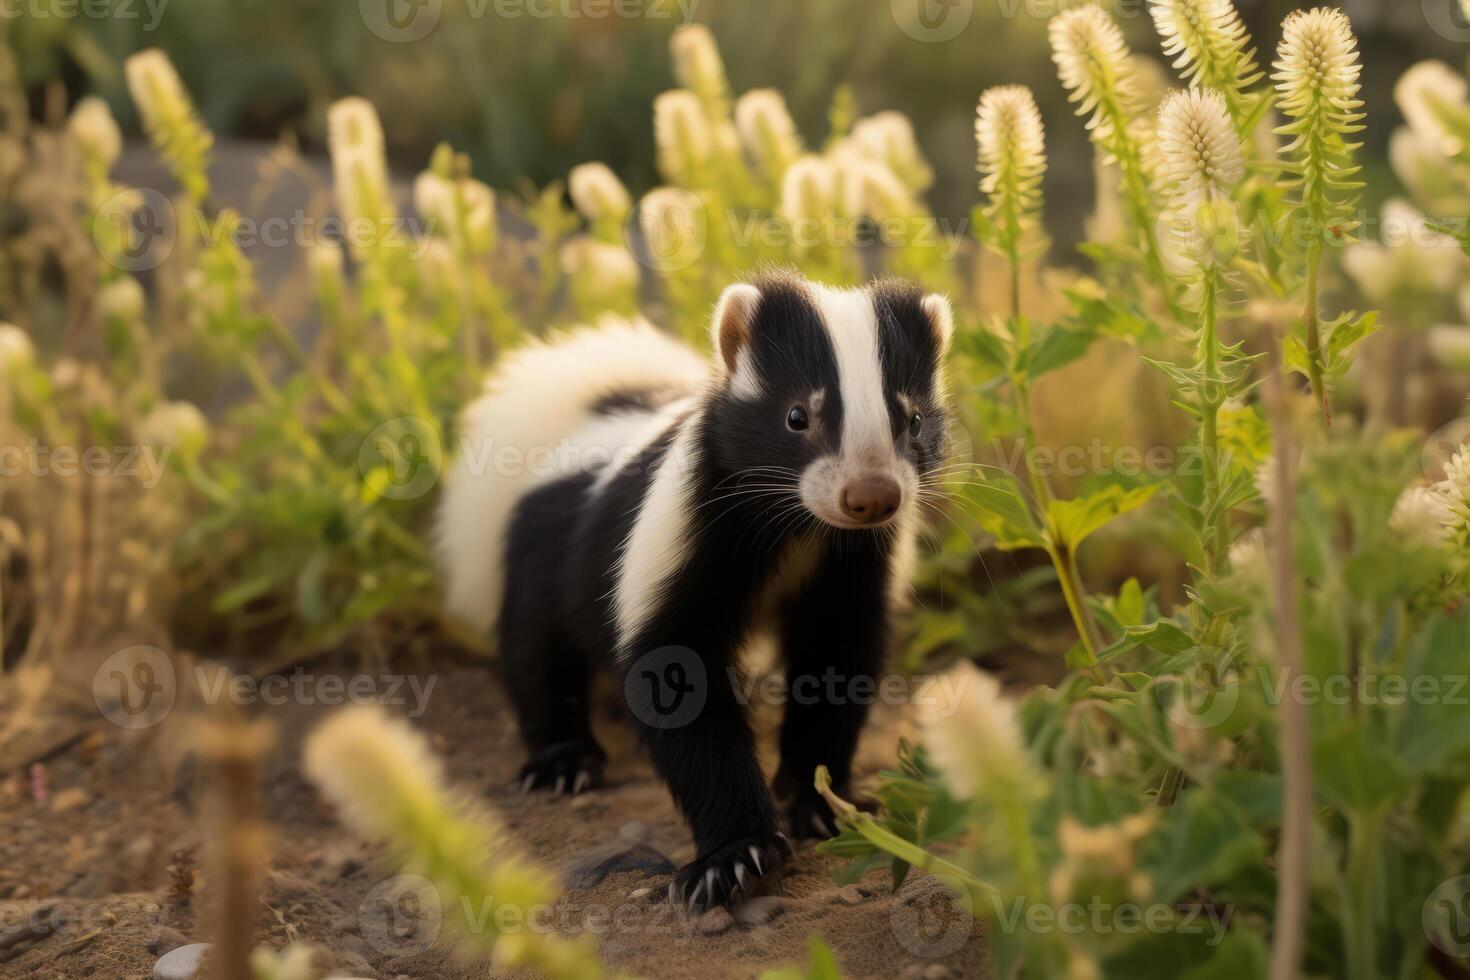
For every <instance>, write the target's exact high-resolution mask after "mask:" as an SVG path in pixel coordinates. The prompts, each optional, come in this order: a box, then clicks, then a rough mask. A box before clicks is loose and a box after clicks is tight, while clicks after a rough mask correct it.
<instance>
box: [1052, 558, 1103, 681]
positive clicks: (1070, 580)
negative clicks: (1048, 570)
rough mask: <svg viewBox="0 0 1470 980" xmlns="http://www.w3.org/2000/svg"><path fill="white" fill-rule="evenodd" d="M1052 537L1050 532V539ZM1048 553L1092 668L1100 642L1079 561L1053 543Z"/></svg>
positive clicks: (1088, 663) (1088, 662)
mask: <svg viewBox="0 0 1470 980" xmlns="http://www.w3.org/2000/svg"><path fill="white" fill-rule="evenodd" d="M1050 536H1051V535H1050V532H1048V537H1050ZM1046 553H1047V554H1048V555H1049V556H1050V557H1051V563H1052V565H1054V566H1055V567H1056V570H1057V581H1058V582H1059V583H1060V584H1061V586H1062V598H1064V599H1065V600H1066V601H1067V611H1068V612H1069V613H1071V614H1072V623H1073V625H1074V626H1075V627H1076V628H1077V636H1078V638H1080V639H1081V640H1082V649H1083V651H1084V652H1085V653H1086V655H1087V665H1088V666H1089V667H1090V666H1092V665H1093V664H1096V663H1097V650H1098V641H1097V639H1096V636H1095V635H1094V632H1093V631H1094V630H1095V629H1096V626H1095V625H1094V624H1093V622H1092V612H1091V610H1089V609H1088V608H1087V602H1086V600H1085V598H1084V596H1085V595H1086V593H1085V592H1084V590H1083V588H1082V576H1081V574H1080V573H1079V572H1078V570H1077V559H1076V558H1074V557H1073V555H1072V552H1071V551H1070V550H1069V551H1065V552H1064V551H1062V550H1061V549H1060V548H1059V547H1058V546H1057V545H1055V544H1052V543H1048V544H1047V546H1046Z"/></svg>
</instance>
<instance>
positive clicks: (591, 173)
mask: <svg viewBox="0 0 1470 980" xmlns="http://www.w3.org/2000/svg"><path fill="white" fill-rule="evenodd" d="M567 184H568V187H569V189H570V191H571V195H572V203H573V204H574V205H576V207H577V210H578V211H580V212H582V216H583V217H585V218H586V219H587V220H588V221H592V222H603V221H606V222H611V223H621V222H622V221H624V220H626V219H627V217H628V214H629V212H631V211H632V210H633V201H632V199H631V198H630V197H628V189H627V188H626V187H624V186H623V182H622V181H620V180H618V178H617V175H616V174H614V173H613V172H612V170H611V169H610V168H609V167H608V165H607V164H605V163H597V162H593V163H583V164H579V165H578V166H575V167H573V168H572V173H571V176H570V177H569V178H568V179H567Z"/></svg>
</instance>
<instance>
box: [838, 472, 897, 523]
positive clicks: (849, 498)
mask: <svg viewBox="0 0 1470 980" xmlns="http://www.w3.org/2000/svg"><path fill="white" fill-rule="evenodd" d="M902 502H903V490H902V489H900V488H899V485H898V481H897V480H895V479H893V477H891V476H876V475H869V476H860V477H858V478H857V479H856V480H853V481H852V482H851V483H849V484H848V485H847V486H845V487H843V489H842V513H843V515H844V516H846V517H847V518H848V519H849V520H853V521H856V522H857V523H859V524H882V523H883V522H884V521H886V520H888V518H890V517H892V516H893V515H894V514H895V513H896V512H897V511H898V505H899V504H900V503H902Z"/></svg>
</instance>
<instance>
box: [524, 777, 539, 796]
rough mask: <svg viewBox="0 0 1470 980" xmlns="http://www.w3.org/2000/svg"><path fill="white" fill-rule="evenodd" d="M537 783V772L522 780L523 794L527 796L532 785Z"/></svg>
mask: <svg viewBox="0 0 1470 980" xmlns="http://www.w3.org/2000/svg"><path fill="white" fill-rule="evenodd" d="M535 785H536V774H535V773H534V772H533V773H531V774H530V775H528V776H526V778H525V779H523V780H521V795H522V796H525V795H526V794H527V793H529V792H531V787H532V786H535Z"/></svg>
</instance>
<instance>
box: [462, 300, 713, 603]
mask: <svg viewBox="0 0 1470 980" xmlns="http://www.w3.org/2000/svg"><path fill="white" fill-rule="evenodd" d="M708 379H709V367H708V365H707V364H706V363H705V361H704V359H703V358H701V357H700V356H699V355H698V354H696V353H695V352H694V351H693V350H691V349H690V348H688V347H686V346H685V345H683V344H682V343H680V342H679V341H677V340H675V339H673V338H672V337H670V336H668V335H667V334H664V333H661V332H659V331H658V330H656V329H655V328H654V327H653V326H651V325H650V324H648V323H647V322H646V321H643V320H636V321H629V320H624V319H622V318H619V317H604V318H603V319H601V320H599V321H598V323H597V325H596V326H595V327H584V328H581V329H579V330H576V331H573V332H571V333H569V334H566V335H564V336H562V337H560V338H557V339H555V340H553V341H551V342H550V343H534V344H530V345H528V346H526V347H524V348H521V349H520V350H517V351H514V352H512V353H510V354H508V355H506V357H505V358H504V359H503V360H502V361H501V363H500V365H499V366H498V368H497V369H496V371H495V373H494V374H493V375H492V376H491V377H490V379H489V381H488V382H487V383H486V386H485V394H484V395H483V396H482V397H481V398H479V399H478V400H477V401H475V402H474V403H473V404H471V405H470V406H469V407H468V408H467V409H466V410H465V412H464V414H463V415H462V416H461V418H460V423H459V433H458V442H457V448H458V450H459V451H458V454H457V458H456V461H455V463H454V466H453V468H452V469H451V470H450V472H449V475H448V476H447V477H446V478H445V481H444V487H443V493H442V496H441V499H440V503H439V526H438V531H437V535H436V537H437V541H436V549H435V550H436V552H437V556H438V559H439V565H440V568H441V569H442V571H443V574H444V580H445V609H446V611H447V612H448V613H449V614H450V615H452V616H454V617H455V618H457V619H460V620H463V621H464V622H465V623H466V624H467V625H469V626H471V627H473V628H475V629H477V630H481V631H486V630H489V629H490V628H491V627H492V626H493V625H494V623H495V621H496V619H497V617H498V615H499V611H500V604H501V601H502V598H503V593H504V587H505V568H504V550H505V532H506V528H507V526H508V525H509V523H510V518H511V514H512V513H513V512H514V510H515V507H516V505H517V504H518V503H519V502H520V500H521V498H523V497H524V496H525V495H526V494H527V493H529V492H530V491H531V490H533V489H535V488H536V486H538V485H540V484H541V483H544V482H546V481H547V480H549V479H555V478H557V477H559V476H566V475H570V474H571V473H573V472H578V471H581V470H584V469H589V468H598V467H599V465H604V464H606V462H607V458H608V453H606V452H593V450H594V449H601V450H613V449H616V448H617V447H619V446H627V445H629V444H631V443H636V442H637V441H638V440H640V439H644V438H649V439H651V438H656V433H655V434H654V435H653V436H649V435H648V432H649V430H651V429H652V428H653V427H654V425H655V423H654V422H653V421H652V420H650V419H649V417H648V416H647V415H642V416H641V417H640V416H638V414H637V413H629V414H630V415H632V416H633V417H631V418H623V417H620V415H614V416H610V417H609V418H608V419H606V420H600V419H598V418H597V416H596V415H595V414H594V413H593V412H592V407H593V406H594V405H595V404H596V403H597V402H598V401H599V400H600V399H602V398H604V397H606V396H607V395H608V394H610V393H612V392H616V391H626V390H630V389H633V390H636V389H640V388H646V389H650V390H658V391H667V392H669V394H670V396H671V397H677V396H689V395H696V394H698V393H699V392H701V391H702V390H703V389H704V388H705V386H706V384H707V383H708ZM663 424H665V425H667V422H666V421H665V422H664V423H663ZM599 461H601V463H599Z"/></svg>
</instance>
